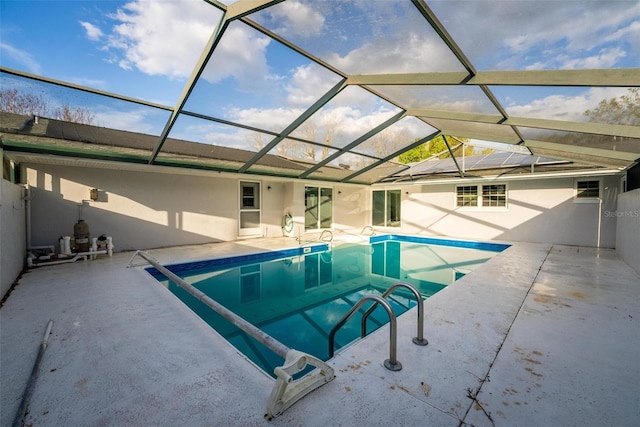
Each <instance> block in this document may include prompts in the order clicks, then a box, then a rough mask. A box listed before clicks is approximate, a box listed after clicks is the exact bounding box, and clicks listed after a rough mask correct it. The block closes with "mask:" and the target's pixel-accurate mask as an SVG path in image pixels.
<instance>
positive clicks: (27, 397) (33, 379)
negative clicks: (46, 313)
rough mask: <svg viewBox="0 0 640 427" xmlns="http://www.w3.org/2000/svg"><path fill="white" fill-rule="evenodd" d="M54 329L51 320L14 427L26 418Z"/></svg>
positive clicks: (18, 426) (14, 421) (23, 394)
mask: <svg viewBox="0 0 640 427" xmlns="http://www.w3.org/2000/svg"><path fill="white" fill-rule="evenodd" d="M52 327H53V320H49V323H47V329H46V331H45V333H44V338H43V339H42V344H40V350H38V356H37V357H36V361H35V362H34V363H33V369H32V370H31V376H30V377H29V382H27V386H26V387H25V389H24V393H22V401H21V402H20V407H19V408H18V411H17V412H16V417H15V418H14V420H13V424H12V425H13V427H20V426H21V425H22V418H23V417H24V416H25V412H26V410H27V406H28V405H29V401H30V400H31V395H32V394H33V389H34V388H35V386H36V379H37V378H38V371H39V369H40V361H41V360H42V355H43V354H44V351H45V350H46V349H47V346H48V345H49V334H50V333H51V328H52Z"/></svg>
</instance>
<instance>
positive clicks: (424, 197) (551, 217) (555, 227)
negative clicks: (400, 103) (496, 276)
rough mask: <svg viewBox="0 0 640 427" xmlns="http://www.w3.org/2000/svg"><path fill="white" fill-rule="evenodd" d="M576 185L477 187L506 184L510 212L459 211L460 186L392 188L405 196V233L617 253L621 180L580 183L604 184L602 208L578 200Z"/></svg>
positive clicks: (568, 181)
mask: <svg viewBox="0 0 640 427" xmlns="http://www.w3.org/2000/svg"><path fill="white" fill-rule="evenodd" d="M577 179H578V178H572V177H569V178H547V179H536V180H512V181H491V182H489V181H486V182H478V184H479V185H482V184H483V183H485V184H486V183H505V184H506V185H507V207H506V208H491V207H488V208H484V207H483V208H470V207H457V206H456V185H455V184H437V185H421V186H417V185H414V186H407V187H392V186H389V187H387V188H389V189H392V188H400V189H401V190H402V198H403V200H402V226H401V231H402V233H407V234H424V235H435V236H447V237H459V238H464V239H473V240H507V241H509V240H510V241H527V242H543V243H558V244H567V245H584V246H594V247H597V246H600V247H606V248H613V247H615V239H616V236H615V230H616V218H615V217H612V216H607V215H605V212H607V211H611V210H615V207H616V203H617V195H618V186H619V178H618V177H616V176H605V177H599V178H598V177H595V178H589V177H581V178H579V179H580V180H591V179H599V180H601V202H597V201H596V202H587V203H581V202H579V201H577V200H576V199H574V186H575V182H576V180H577ZM470 184H471V183H465V184H464V185H470ZM388 230H392V229H388Z"/></svg>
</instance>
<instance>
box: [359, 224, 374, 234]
mask: <svg viewBox="0 0 640 427" xmlns="http://www.w3.org/2000/svg"><path fill="white" fill-rule="evenodd" d="M365 230H371V234H370V236H375V234H376V229H375V228H373V226H372V225H365V226H364V227H362V231H360V234H364V232H365Z"/></svg>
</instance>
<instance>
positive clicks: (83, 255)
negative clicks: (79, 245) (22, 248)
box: [32, 251, 108, 267]
mask: <svg viewBox="0 0 640 427" xmlns="http://www.w3.org/2000/svg"><path fill="white" fill-rule="evenodd" d="M106 253H108V252H107V251H89V252H78V253H77V254H75V256H74V257H73V258H67V259H61V260H58V261H47V262H45V263H43V264H42V266H45V265H56V264H66V263H70V262H76V261H77V260H79V259H80V258H84V259H85V260H86V259H87V258H88V257H92V256H95V255H103V254H106ZM32 267H39V265H38V264H35V263H34V264H33V265H32Z"/></svg>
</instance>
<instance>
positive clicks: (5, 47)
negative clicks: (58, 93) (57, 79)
mask: <svg viewBox="0 0 640 427" xmlns="http://www.w3.org/2000/svg"><path fill="white" fill-rule="evenodd" d="M0 52H1V53H2V55H6V56H7V57H9V58H11V59H12V60H13V61H16V62H17V63H19V64H22V65H23V66H24V67H25V68H26V69H27V70H29V72H30V73H33V74H42V66H41V65H40V63H39V62H38V61H36V60H35V59H34V57H33V56H32V55H31V54H30V53H29V52H26V51H24V50H22V49H18V48H16V47H14V46H12V45H10V44H7V43H0Z"/></svg>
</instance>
